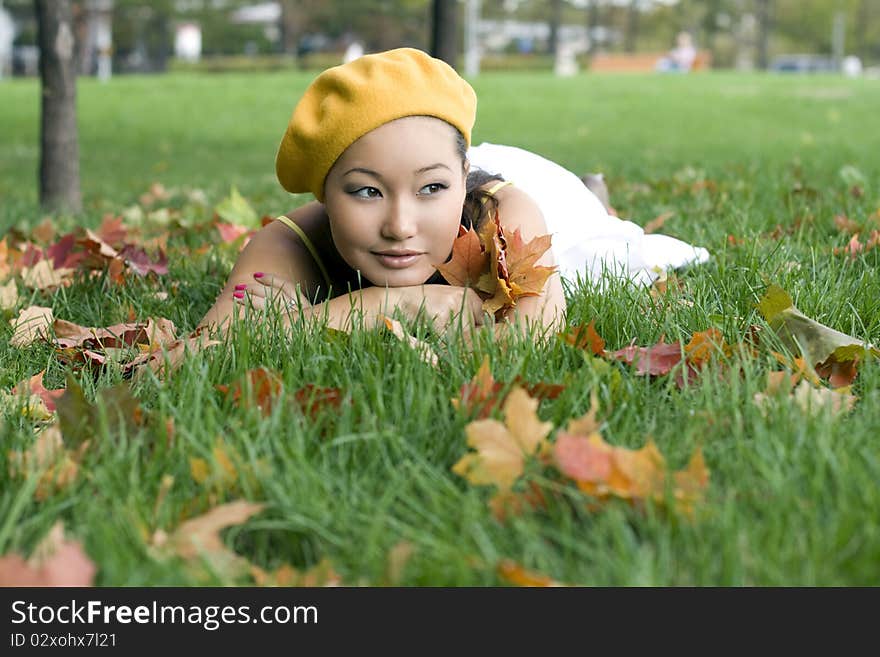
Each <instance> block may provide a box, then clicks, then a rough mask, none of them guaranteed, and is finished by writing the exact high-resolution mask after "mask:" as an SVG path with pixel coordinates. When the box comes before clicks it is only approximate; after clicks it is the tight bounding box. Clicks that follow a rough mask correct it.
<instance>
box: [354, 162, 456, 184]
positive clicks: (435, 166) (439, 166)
mask: <svg viewBox="0 0 880 657" xmlns="http://www.w3.org/2000/svg"><path fill="white" fill-rule="evenodd" d="M433 169H446V170H447V171H452V169H450V168H449V167H448V166H446V165H445V164H443V163H442V162H437V163H436V164H429V165H428V166H426V167H422V168H421V169H417V170H416V175H419V174H422V173H425V172H426V171H432V170H433ZM350 173H365V174H367V175H368V176H373V177H375V178H378V179H379V180H381V179H382V174H380V173H379V172H378V171H373V170H372V169H365V168H364V167H354V168H353V169H349V170H348V171H346V172H345V173H343V174H342V175H343V176H347V175H348V174H350Z"/></svg>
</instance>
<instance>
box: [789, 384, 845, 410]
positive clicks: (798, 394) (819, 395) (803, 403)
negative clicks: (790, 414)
mask: <svg viewBox="0 0 880 657" xmlns="http://www.w3.org/2000/svg"><path fill="white" fill-rule="evenodd" d="M792 397H793V399H794V402H795V403H796V404H797V405H798V406H800V408H801V409H802V410H803V411H804V412H805V413H806V414H807V415H812V416H817V415H820V414H821V413H824V412H826V411H828V412H830V413H831V415H841V414H844V413H848V412H850V411H851V410H852V409H853V407H854V406H855V404H856V401H858V397H856V396H855V395H851V394H849V392H848V391H847V389H845V388H844V389H842V390H830V389H828V388H814V387H813V386H811V385H810V384H809V383H807V382H806V381H801V382H800V383H799V384H798V386H797V387H796V388H795V389H794V393H793V395H792Z"/></svg>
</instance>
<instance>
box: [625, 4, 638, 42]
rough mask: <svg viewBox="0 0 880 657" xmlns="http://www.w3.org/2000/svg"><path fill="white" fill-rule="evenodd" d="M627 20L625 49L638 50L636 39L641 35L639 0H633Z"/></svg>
mask: <svg viewBox="0 0 880 657" xmlns="http://www.w3.org/2000/svg"><path fill="white" fill-rule="evenodd" d="M627 13H628V16H627V20H626V34H625V35H624V40H623V49H624V50H625V51H626V52H635V51H636V41H637V40H638V36H639V0H631V2H630V3H629V12H627Z"/></svg>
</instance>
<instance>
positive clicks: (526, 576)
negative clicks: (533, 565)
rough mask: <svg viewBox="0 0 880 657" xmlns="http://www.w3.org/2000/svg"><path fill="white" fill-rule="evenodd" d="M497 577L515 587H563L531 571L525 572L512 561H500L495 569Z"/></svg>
mask: <svg viewBox="0 0 880 657" xmlns="http://www.w3.org/2000/svg"><path fill="white" fill-rule="evenodd" d="M496 570H497V572H498V576H499V577H500V578H501V579H503V580H504V581H506V582H508V583H510V584H513V585H515V586H565V584H560V583H559V582H557V581H556V580H554V579H552V578H550V577H547V575H543V574H541V573H538V572H535V571H533V570H527V569H525V568H524V567H523V566H521V565H520V564H518V563H516V562H515V561H513V560H512V559H502V560H501V561H499V562H498V566H497V568H496Z"/></svg>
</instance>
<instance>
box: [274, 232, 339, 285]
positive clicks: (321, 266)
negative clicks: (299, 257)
mask: <svg viewBox="0 0 880 657" xmlns="http://www.w3.org/2000/svg"><path fill="white" fill-rule="evenodd" d="M276 218H277V219H278V221H280V222H281V223H282V224H284V225H285V226H287V227H288V228H290V229H291V230H292V231H293V232H294V233H296V234H297V235H299V238H300V240H302V243H303V244H304V245H305V247H306V248H307V249H308V250H309V253H311V254H312V258H314V260H315V264H317V265H318V269H319V270H320V271H321V275H322V276H323V277H324V283H325V284H326V285H327V293H328V294H329V293H330V275H329V274H328V273H327V268H326V267H325V266H324V262H323V261H322V260H321V256H319V255H318V249H316V248H315V245H314V244H312V240H310V239H309V238H308V237H307V236H306V233H305V231H304V230H303V229H302V228H300V227H299V226H297V225H296V223H295V222H294V221H293V220H291V219H290V217H287V216H285V215H281V216H279V217H276Z"/></svg>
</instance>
